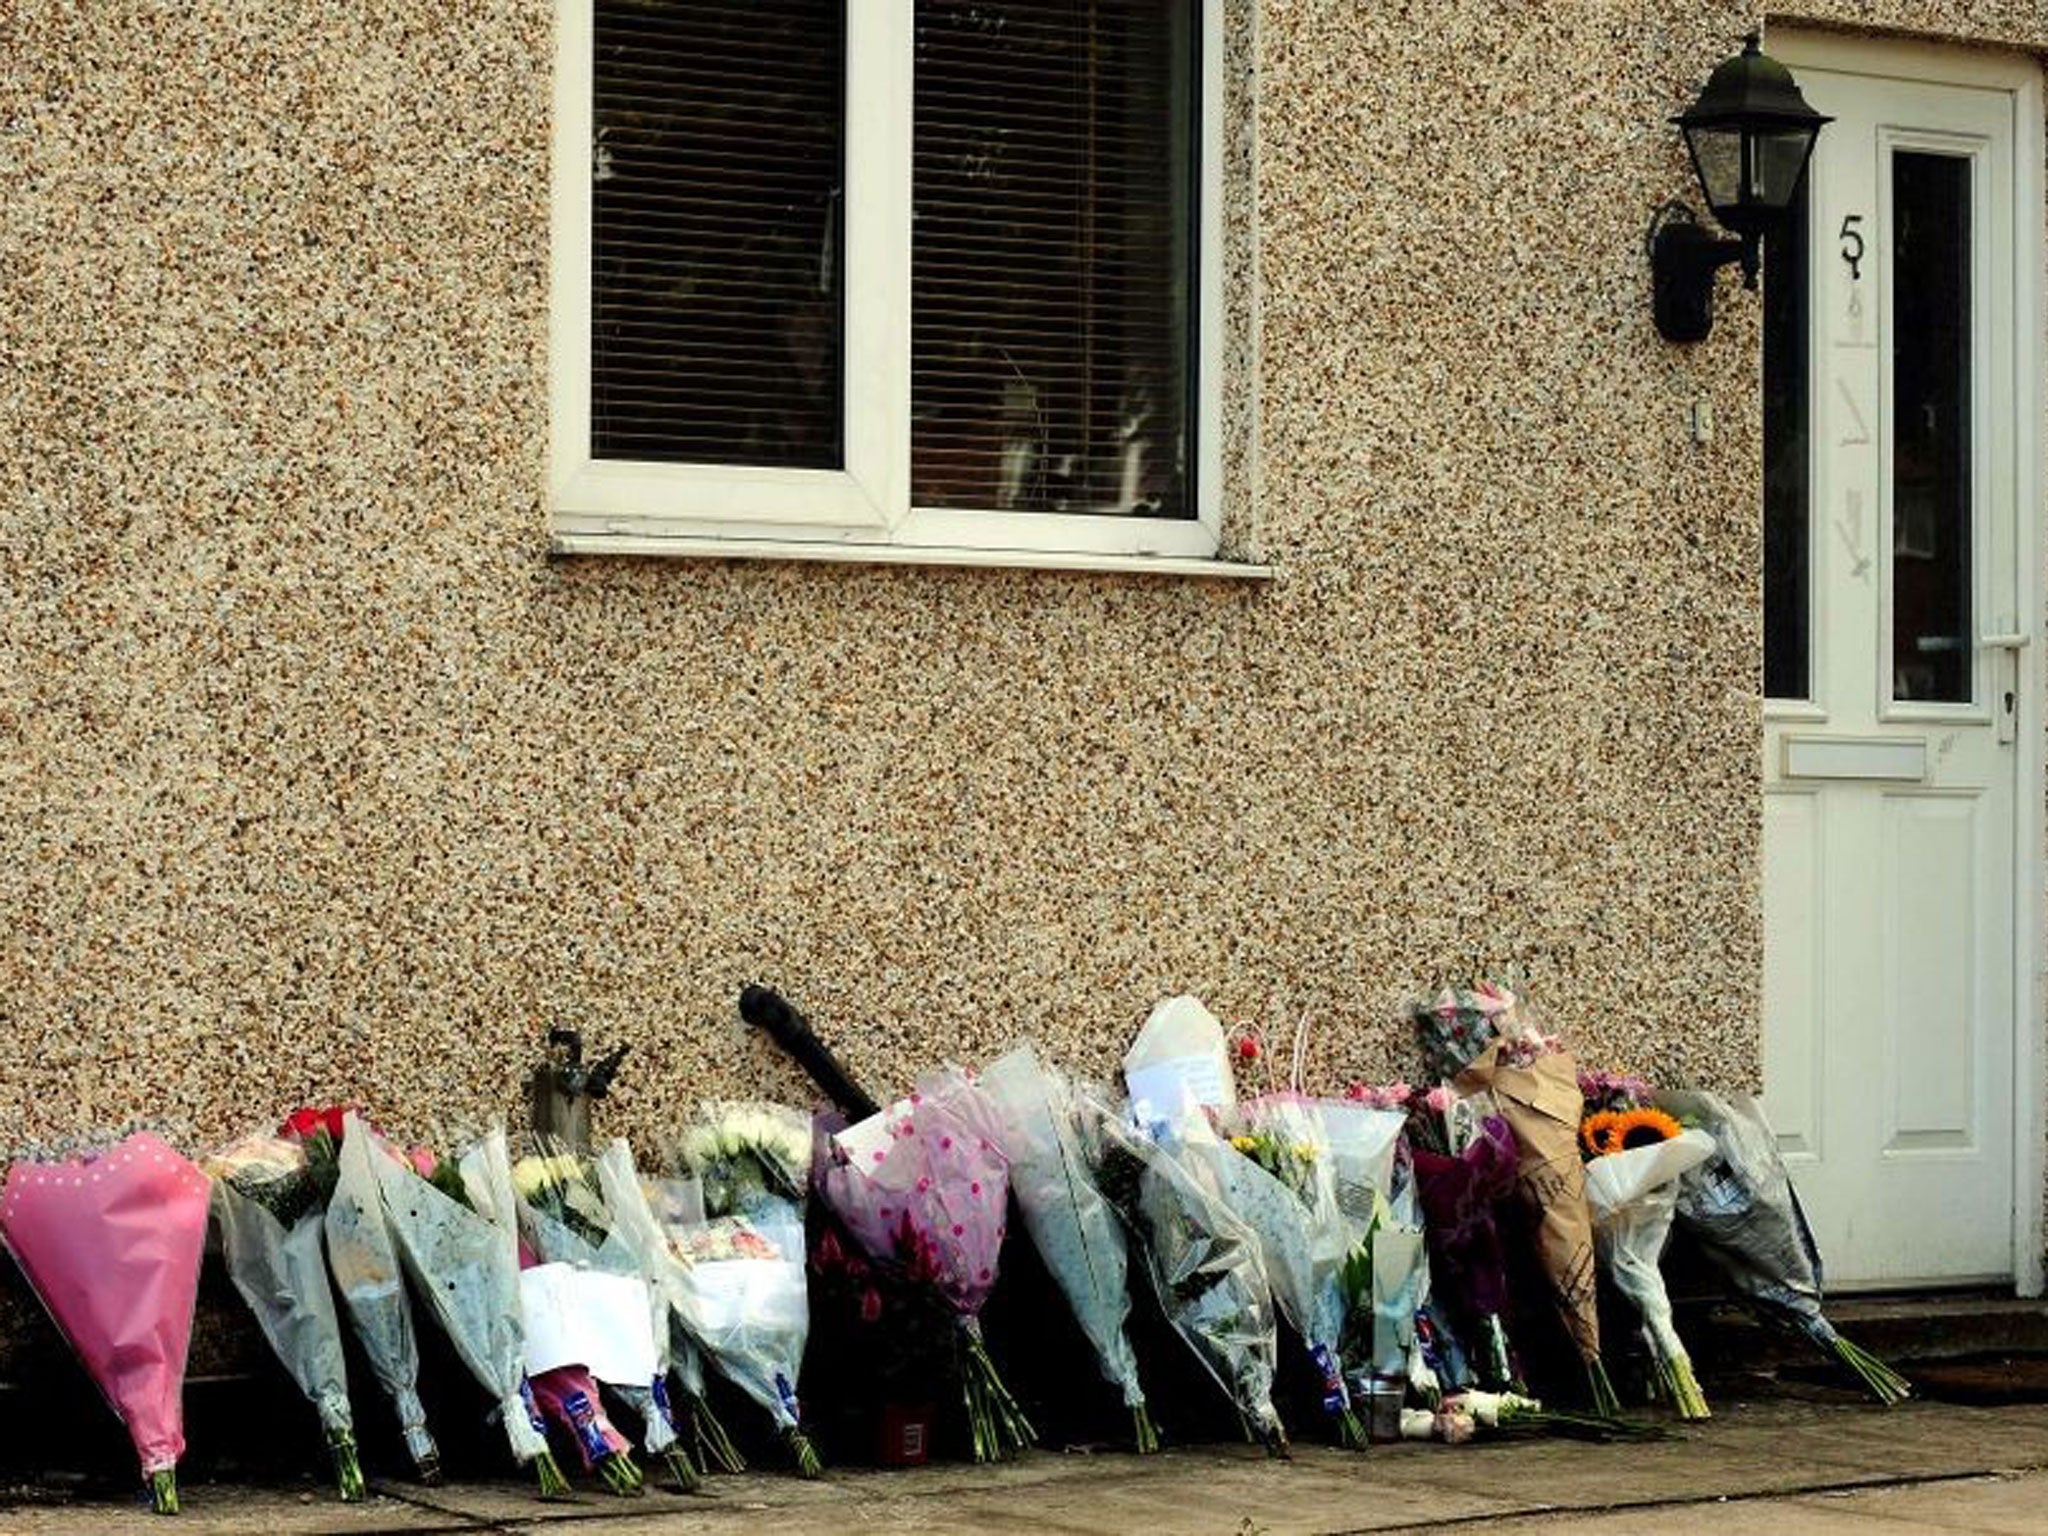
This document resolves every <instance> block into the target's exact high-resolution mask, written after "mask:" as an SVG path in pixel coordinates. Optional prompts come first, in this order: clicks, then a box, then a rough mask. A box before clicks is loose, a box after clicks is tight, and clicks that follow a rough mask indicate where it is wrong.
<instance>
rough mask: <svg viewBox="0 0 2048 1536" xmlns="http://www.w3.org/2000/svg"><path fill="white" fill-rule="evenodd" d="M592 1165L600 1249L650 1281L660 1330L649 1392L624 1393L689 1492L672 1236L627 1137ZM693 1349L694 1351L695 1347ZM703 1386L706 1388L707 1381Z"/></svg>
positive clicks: (694, 1474)
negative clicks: (678, 1404) (605, 1228)
mask: <svg viewBox="0 0 2048 1536" xmlns="http://www.w3.org/2000/svg"><path fill="white" fill-rule="evenodd" d="M592 1168H593V1171H594V1172H595V1174H596V1177H597V1184H598V1193H599V1195H600V1196H601V1197H602V1199H603V1201H604V1207H605V1211H606V1214H607V1216H608V1218H609V1220H610V1223H611V1226H610V1231H609V1232H608V1233H607V1234H606V1239H605V1245H604V1248H603V1249H601V1250H600V1253H601V1255H602V1257H603V1258H604V1259H605V1262H606V1263H607V1264H608V1265H610V1264H617V1263H618V1262H620V1260H621V1259H622V1258H623V1259H625V1260H627V1261H629V1262H630V1263H631V1265H632V1269H633V1272H634V1273H636V1274H638V1275H639V1277H640V1278H641V1279H642V1280H643V1281H644V1282H646V1285H647V1293H648V1304H649V1307H650V1322H651V1324H652V1327H653V1332H654V1345H655V1369H654V1375H653V1379H652V1380H651V1381H649V1382H647V1383H645V1384H644V1386H645V1391H644V1396H643V1394H642V1393H641V1392H637V1391H636V1392H628V1393H625V1394H624V1395H625V1396H626V1398H627V1401H628V1402H630V1403H631V1404H632V1405H633V1407H634V1411H635V1412H637V1413H639V1414H640V1415H641V1421H642V1423H643V1425H644V1426H645V1436H644V1438H643V1441H642V1443H643V1445H645V1447H646V1449H647V1451H648V1453H649V1454H650V1455H657V1456H660V1457H661V1458H662V1459H663V1461H664V1462H666V1463H667V1465H668V1467H669V1471H670V1473H671V1475H672V1476H673V1477H674V1478H675V1480H676V1483H677V1485H678V1486H679V1487H681V1488H683V1489H684V1490H685V1491H688V1490H691V1489H694V1488H696V1487H697V1486H698V1484H699V1482H700V1481H701V1477H700V1469H699V1468H698V1466H697V1465H696V1464H695V1463H694V1462H693V1461H692V1459H691V1457H690V1453H689V1451H688V1449H687V1447H685V1446H684V1444H683V1442H682V1438H681V1434H682V1431H683V1429H684V1428H685V1426H684V1425H682V1424H680V1423H678V1422H677V1414H676V1410H675V1408H674V1407H673V1405H672V1400H671V1398H670V1396H669V1391H668V1382H667V1378H668V1376H669V1374H670V1372H671V1371H672V1370H673V1368H674V1364H675V1346H676V1341H677V1337H678V1334H677V1330H678V1329H679V1327H680V1326H681V1325H680V1323H679V1322H678V1321H677V1319H676V1318H675V1316H674V1305H673V1300H672V1297H673V1285H672V1283H671V1275H670V1262H669V1257H668V1249H667V1240H666V1238H665V1237H664V1235H663V1233H662V1230H661V1226H660V1224H659V1223H658V1222H657V1221H656V1219H655V1216H654V1212H653V1209H652V1208H651V1207H650V1206H649V1204H648V1200H647V1192H646V1188H645V1186H644V1185H643V1183H642V1181H641V1178H640V1172H639V1169H638V1168H637V1167H636V1166H635V1164H634V1161H633V1150H632V1148H631V1147H630V1146H628V1145H627V1144H626V1142H625V1141H624V1140H623V1139H620V1140H615V1141H612V1142H610V1143H609V1144H608V1145H606V1146H605V1147H604V1148H603V1150H601V1151H600V1152H599V1153H598V1154H597V1157H596V1159H595V1161H594V1163H593V1164H592ZM688 1347H690V1348H691V1349H693V1350H694V1347H695V1346H694V1345H690V1346H688ZM699 1387H700V1390H701V1382H700V1383H699ZM689 1427H690V1428H691V1430H692V1432H693V1433H696V1434H700V1435H701V1434H705V1433H707V1432H706V1431H705V1429H704V1428H703V1425H702V1422H701V1421H694V1420H693V1423H692V1424H691V1425H690V1426H689Z"/></svg>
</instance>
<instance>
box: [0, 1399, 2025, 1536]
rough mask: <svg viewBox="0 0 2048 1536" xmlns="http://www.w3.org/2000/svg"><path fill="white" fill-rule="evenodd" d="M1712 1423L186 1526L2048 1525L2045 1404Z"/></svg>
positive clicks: (837, 1530)
mask: <svg viewBox="0 0 2048 1536" xmlns="http://www.w3.org/2000/svg"><path fill="white" fill-rule="evenodd" d="M1716 1407H1717V1415H1718V1416H1717V1417H1716V1418H1715V1419H1714V1420H1713V1421H1712V1422H1711V1423H1708V1424H1705V1425H1700V1426H1696V1427H1688V1428H1679V1429H1675V1430H1674V1433H1673V1436H1672V1438H1671V1439H1670V1440H1668V1441H1664V1442H1659V1443H1654V1444H1649V1445H1589V1444H1584V1443H1579V1442H1573V1441H1561V1440H1533V1441H1531V1440H1517V1441H1509V1442H1502V1443H1494V1444H1473V1445H1470V1446H1463V1447H1449V1446H1436V1445H1414V1446H1407V1445H1403V1446H1386V1447H1374V1448H1373V1449H1372V1450H1371V1451H1369V1452H1367V1453H1366V1454H1364V1455H1363V1456H1360V1455H1357V1454H1355V1453H1344V1452H1339V1451H1334V1450H1329V1449H1325V1448H1321V1447H1303V1448H1301V1450H1300V1451H1299V1454H1298V1455H1297V1457H1296V1459H1295V1460H1294V1461H1293V1462H1292V1463H1286V1464H1282V1463H1274V1462H1269V1461H1267V1460H1266V1459H1265V1458H1264V1457H1263V1456H1261V1455H1259V1454H1258V1453H1256V1452H1254V1451H1253V1450H1251V1449H1250V1448H1249V1447H1239V1446H1224V1447H1204V1448H1198V1449H1192V1450H1184V1451H1173V1452H1169V1453H1167V1454H1165V1455H1162V1456H1157V1457H1150V1458H1138V1457H1133V1456H1125V1455H1094V1456H1090V1455H1078V1454H1066V1455H1063V1454H1059V1453H1057V1452H1039V1453H1035V1454H1033V1455H1030V1456H1027V1457H1024V1458H1022V1459H1021V1460H1018V1461H1015V1462H1011V1463H1007V1464H1005V1465H1002V1466H997V1467H982V1468H977V1467H970V1466H959V1465H948V1466H942V1467H928V1468H922V1469H919V1470H916V1471H910V1472H888V1473H884V1472H871V1471H844V1472H835V1473H832V1474H830V1475H829V1476H828V1477H827V1479H826V1480H824V1481H822V1482H818V1483H802V1482H798V1481H796V1480H795V1479H792V1478H789V1477H786V1476H778V1475H772V1474H749V1475H747V1476H743V1477H721V1478H715V1479H713V1480H712V1481H711V1483H710V1484H709V1486H710V1488H711V1489H712V1490H713V1492H712V1493H711V1494H710V1495H709V1496H702V1497H691V1498H684V1497H680V1496H677V1495H673V1494H668V1493H662V1492H652V1493H649V1494H648V1495H646V1496H645V1497H643V1498H639V1499H635V1500H617V1499H612V1498H609V1497H605V1496H602V1495H600V1494H596V1493H592V1492H589V1491H587V1490H584V1491H579V1493H578V1494H577V1495H576V1497H574V1498H573V1499H572V1500H569V1501H566V1502H563V1503H559V1504H546V1505H544V1504H539V1503H537V1502H536V1501H535V1500H534V1499H533V1498H532V1497H531V1496H530V1494H529V1493H528V1492H527V1490H526V1488H525V1487H524V1486H522V1485H517V1484H512V1483H492V1484H464V1485H461V1486H455V1487H447V1488H439V1489H420V1488H415V1487H412V1486H411V1485H408V1484H404V1483H388V1484H380V1485H378V1496H377V1497H375V1498H373V1499H372V1500H371V1501H369V1502H368V1503H365V1504H361V1505H356V1506H347V1505H342V1504H338V1503H336V1502H334V1500H333V1498H332V1495H331V1494H329V1493H328V1492H326V1491H325V1490H324V1489H323V1490H320V1491H319V1492H317V1493H314V1492H300V1491H297V1490H280V1489H275V1488H268V1489H266V1488H248V1487H227V1486H207V1485H203V1484H202V1485H197V1486H192V1487H189V1488H187V1489H186V1497H185V1507H186V1513H185V1515H184V1517H183V1518H182V1520H181V1521H180V1523H179V1525H178V1526H176V1527H172V1528H169V1529H175V1530H181V1531H184V1532H188V1533H189V1532H197V1531H206V1532H222V1533H247V1536H259V1533H261V1536H269V1533H279V1536H311V1533H327V1532H340V1533H347V1536H377V1533H384V1532H391V1533H426V1532H445V1533H450V1536H457V1533H469V1532H526V1533H535V1536H573V1531H574V1529H575V1528H576V1527H578V1526H590V1525H596V1524H599V1523H601V1524H602V1525H603V1526H604V1528H605V1529H607V1530H616V1531H619V1532H621V1533H624V1536H729V1533H737V1532H753V1531H761V1532H770V1531H772V1532H775V1533H777V1536H842V1533H846V1532H861V1531H889V1532H987V1533H1009V1532H1027V1531H1029V1532H1048V1533H1061V1536H1109V1533H1116V1536H1121V1533H1124V1532H1137V1531H1143V1532H1147V1533H1157V1536H1336V1533H1341V1532H1368V1531H1411V1530H1426V1529H1434V1528H1439V1527H1443V1526H1450V1527H1452V1528H1454V1529H1455V1528H1456V1527H1458V1526H1461V1525H1469V1526H1471V1527H1473V1528H1474V1529H1475V1530H1476V1529H1481V1528H1483V1529H1485V1530H1486V1531H1487V1532H1489V1533H1491V1532H1496V1531H1512V1532H1520V1531H1545V1530H1553V1531H1554V1530H1565V1529H1569V1530H1571V1531H1574V1532H1577V1531H1593V1532H1603V1531H1613V1532H1622V1531H1627V1532H1630V1533H1640V1532H1642V1531H1644V1530H1653V1531H1655V1532H1656V1533H1657V1536H1685V1533H1689V1532H1708V1531H1712V1532H1713V1533H1714V1536H1727V1533H1729V1532H1731V1531H1739V1530H1745V1529H1761V1528H1772V1529H1775V1530H1778V1531H1787V1532H1796V1531H1809V1530H1810V1531H1814V1532H1818V1533H1823V1536H1826V1533H1832V1532H1835V1531H1846V1530H1852V1529H1857V1530H1863V1529H1870V1528H1872V1527H1873V1525H1875V1526H1876V1527H1877V1528H1880V1529H1882V1530H1883V1531H1885V1532H1888V1533H1889V1532H1899V1533H1903V1532H1907V1531H1913V1530H1925V1531H1937V1532H1955V1531H1982V1532H1996V1533H2006V1532H2043V1533H2048V1404H2024V1405H2016V1406H2009V1407H1990V1408H1975V1407H1959V1406H1952V1405H1944V1404H1932V1403H1926V1404H1923V1403H1915V1404H1909V1405H1907V1406H1905V1407H1903V1408H1899V1409H1895V1410H1893V1411H1891V1412H1886V1411H1884V1410H1882V1409H1877V1408H1867V1407H1864V1406H1861V1405H1851V1404H1848V1403H1845V1402H1835V1401H1828V1402H1812V1401H1800V1400H1796V1399H1782V1398H1778V1399H1771V1400H1766V1401H1759V1402H1755V1403H1747V1404H1745V1403H1739V1402H1734V1401H1724V1402H1720V1403H1717V1405H1716ZM7 1498H8V1495H7V1494H6V1493H5V1492H0V1536H104V1533H108V1532H113V1531H127V1532H134V1531H138V1530H144V1529H165V1528H163V1527H156V1526H155V1525H154V1522H152V1521H151V1520H150V1517H149V1516H148V1515H147V1513H146V1512H145V1511H144V1510H142V1509H141V1508H140V1507H138V1506H134V1505H125V1504H120V1503H95V1502H90V1501H80V1500H73V1499H61V1498H51V1497H47V1496H45V1497H42V1498H38V1497H36V1496H34V1495H33V1494H28V1495H24V1494H22V1493H17V1494H16V1495H15V1496H14V1498H15V1502H12V1503H9V1502H6V1500H7Z"/></svg>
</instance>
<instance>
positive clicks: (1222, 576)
mask: <svg viewBox="0 0 2048 1536" xmlns="http://www.w3.org/2000/svg"><path fill="white" fill-rule="evenodd" d="M548 547H549V552H550V553H551V554H554V555H564V556H568V555H616V556H625V557H633V558H642V557H652V558H655V559H670V560H821V561H829V562H832V563H835V564H840V565H941V566H956V567H961V568H966V569H979V570H1025V571H1102V572H1110V573H1114V574H1119V575H1134V576H1185V577H1196V578H1208V579H1211V580H1226V581H1270V580H1271V579H1272V578H1273V576H1274V574H1275V573H1274V570H1273V567H1272V566H1270V565H1251V564H1247V563H1244V562H1241V561H1236V560H1219V559H1215V558H1197V557H1193V556H1188V555H1130V554H1105V553H1091V552H1089V551H1086V550H1051V549H980V548H962V547H955V546H919V545H911V544H879V543H854V542H845V541H836V540H834V541H827V540H816V541H811V540H804V539H723V538H701V537H699V538H693V537H688V536H675V537H663V536H660V535H655V534H641V533H634V534H625V533H570V532H557V533H555V534H554V535H553V536H552V537H551V538H550V540H549V546H548Z"/></svg>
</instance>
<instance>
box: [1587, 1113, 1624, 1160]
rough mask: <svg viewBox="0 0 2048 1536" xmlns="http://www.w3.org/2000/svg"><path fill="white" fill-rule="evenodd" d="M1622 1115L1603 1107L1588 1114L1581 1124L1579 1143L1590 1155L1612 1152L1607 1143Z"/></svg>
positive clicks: (1595, 1155)
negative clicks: (1615, 1123)
mask: <svg viewBox="0 0 2048 1536" xmlns="http://www.w3.org/2000/svg"><path fill="white" fill-rule="evenodd" d="M1620 1118H1621V1116H1620V1115H1619V1114H1617V1113H1616V1112H1615V1111H1614V1110H1611V1109H1603V1110H1600V1111H1598V1112H1597V1113H1595V1114H1590V1115H1588V1116H1586V1118H1585V1120H1584V1121H1582V1122H1581V1123H1580V1125H1579V1145H1580V1146H1582V1147H1584V1148H1585V1149H1586V1155H1587V1156H1588V1157H1598V1156H1600V1155H1601V1154H1602V1153H1603V1152H1612V1151H1613V1150H1614V1148H1613V1147H1611V1146H1609V1145H1608V1144H1607V1138H1608V1135H1609V1134H1610V1133H1611V1132H1612V1131H1613V1129H1614V1122H1615V1121H1617V1120H1619V1119H1620Z"/></svg>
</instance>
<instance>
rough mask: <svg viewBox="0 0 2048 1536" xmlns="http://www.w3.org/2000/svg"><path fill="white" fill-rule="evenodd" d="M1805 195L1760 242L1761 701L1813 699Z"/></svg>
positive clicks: (1808, 305) (1806, 220)
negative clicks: (1761, 331)
mask: <svg viewBox="0 0 2048 1536" xmlns="http://www.w3.org/2000/svg"><path fill="white" fill-rule="evenodd" d="M1807 230H1808V210H1807V194H1806V192H1805V191H1804V190H1803V189H1802V190H1801V192H1800V193H1799V195H1798V196H1797V197H1795V198H1794V199H1793V200H1792V206H1791V207H1790V209H1788V210H1787V216H1786V219H1785V222H1784V223H1783V224H1781V225H1779V226H1778V227H1777V228H1776V229H1774V230H1773V231H1772V232H1771V233H1770V234H1769V235H1768V236H1766V237H1765V240H1764V697H1765V698H1769V699H1804V698H1809V697H1811V692H1810V690H1811V688H1812V678H1811V675H1810V668H1811V662H1810V656H1811V643H1810V640H1809V629H1808V626H1809V624H1810V622H1811V606H1812V587H1811V576H1810V574H1809V572H1810V569H1811V567H1810V564H1809V562H1810V559H1811V555H1810V551H1811V547H1812V538H1813V531H1812V530H1813V516H1812V511H1811V507H1812V495H1813V439H1812V432H1811V405H1810V401H1809V397H1808V395H1809V380H1808V352H1807V346H1808V335H1809V331H1810V327H1811V325H1812V309H1811V307H1810V302H1809V296H1808V277H1807V265H1806V263H1807V249H1808V246H1807V242H1808V233H1807Z"/></svg>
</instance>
